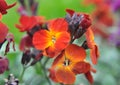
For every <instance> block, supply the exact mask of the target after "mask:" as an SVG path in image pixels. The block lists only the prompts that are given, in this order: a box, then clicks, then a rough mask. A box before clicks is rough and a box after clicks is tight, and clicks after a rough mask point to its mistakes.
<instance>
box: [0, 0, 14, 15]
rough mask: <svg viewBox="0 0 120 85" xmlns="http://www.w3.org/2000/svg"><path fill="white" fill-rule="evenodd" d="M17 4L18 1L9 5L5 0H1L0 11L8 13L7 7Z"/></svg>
mask: <svg viewBox="0 0 120 85" xmlns="http://www.w3.org/2000/svg"><path fill="white" fill-rule="evenodd" d="M15 5H16V2H15V3H13V4H11V5H7V3H6V1H5V0H0V13H2V14H6V13H7V9H9V8H11V7H13V6H15Z"/></svg>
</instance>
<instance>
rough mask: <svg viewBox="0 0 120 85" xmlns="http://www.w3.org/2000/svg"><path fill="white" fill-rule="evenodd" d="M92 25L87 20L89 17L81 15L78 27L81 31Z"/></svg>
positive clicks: (89, 20)
mask: <svg viewBox="0 0 120 85" xmlns="http://www.w3.org/2000/svg"><path fill="white" fill-rule="evenodd" d="M91 24H92V22H91V19H90V18H89V15H87V14H83V18H82V21H81V23H80V26H81V27H82V28H83V29H87V28H88V27H89V26H90V25H91Z"/></svg>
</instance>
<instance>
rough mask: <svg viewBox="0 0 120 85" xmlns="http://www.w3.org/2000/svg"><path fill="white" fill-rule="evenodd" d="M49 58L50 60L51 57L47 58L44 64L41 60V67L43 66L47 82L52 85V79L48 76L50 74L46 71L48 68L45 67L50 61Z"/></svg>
mask: <svg viewBox="0 0 120 85" xmlns="http://www.w3.org/2000/svg"><path fill="white" fill-rule="evenodd" d="M48 60H49V58H47V59H46V61H45V62H44V63H43V64H42V63H41V62H40V65H41V67H42V70H43V72H44V76H45V78H46V80H47V82H48V83H49V85H52V83H51V81H50V80H49V78H48V76H47V71H46V68H45V66H46V63H47V62H48Z"/></svg>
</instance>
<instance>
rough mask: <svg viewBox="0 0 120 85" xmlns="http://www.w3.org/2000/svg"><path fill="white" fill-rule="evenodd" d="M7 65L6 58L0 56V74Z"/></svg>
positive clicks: (6, 68)
mask: <svg viewBox="0 0 120 85" xmlns="http://www.w3.org/2000/svg"><path fill="white" fill-rule="evenodd" d="M8 65H9V62H8V59H6V58H2V57H0V74H2V73H4V72H5V71H6V70H8Z"/></svg>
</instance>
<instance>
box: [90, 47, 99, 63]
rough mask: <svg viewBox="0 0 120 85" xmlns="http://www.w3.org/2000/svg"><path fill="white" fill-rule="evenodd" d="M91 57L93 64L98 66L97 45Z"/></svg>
mask: <svg viewBox="0 0 120 85" xmlns="http://www.w3.org/2000/svg"><path fill="white" fill-rule="evenodd" d="M90 57H91V60H92V62H93V64H97V61H98V57H99V50H98V47H97V45H94V46H93V48H92V49H91V50H90Z"/></svg>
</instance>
